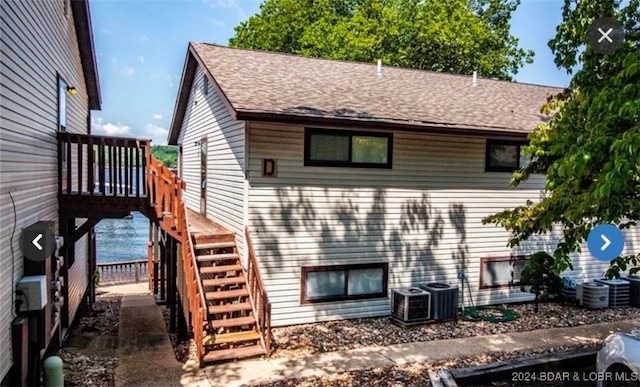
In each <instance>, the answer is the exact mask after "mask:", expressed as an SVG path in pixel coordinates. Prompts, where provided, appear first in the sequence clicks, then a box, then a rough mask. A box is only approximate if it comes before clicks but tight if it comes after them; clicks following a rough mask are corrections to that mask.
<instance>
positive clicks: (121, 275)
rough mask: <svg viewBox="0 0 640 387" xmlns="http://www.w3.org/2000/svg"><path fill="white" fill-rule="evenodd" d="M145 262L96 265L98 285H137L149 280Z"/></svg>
mask: <svg viewBox="0 0 640 387" xmlns="http://www.w3.org/2000/svg"><path fill="white" fill-rule="evenodd" d="M146 263H147V260H146V259H140V260H134V261H119V262H101V263H98V264H97V265H96V268H97V270H98V275H99V278H98V285H107V284H116V283H118V284H121V283H138V282H140V281H144V280H146V279H147V278H149V271H148V269H147V265H146Z"/></svg>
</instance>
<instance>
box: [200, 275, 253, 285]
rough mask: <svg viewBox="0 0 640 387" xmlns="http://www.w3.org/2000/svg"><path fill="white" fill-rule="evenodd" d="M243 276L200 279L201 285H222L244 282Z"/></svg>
mask: <svg viewBox="0 0 640 387" xmlns="http://www.w3.org/2000/svg"><path fill="white" fill-rule="evenodd" d="M244 283H245V279H244V277H225V278H215V279H205V280H202V286H224V285H237V284H244Z"/></svg>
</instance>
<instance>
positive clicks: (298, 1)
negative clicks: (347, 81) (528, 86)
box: [229, 0, 533, 79]
mask: <svg viewBox="0 0 640 387" xmlns="http://www.w3.org/2000/svg"><path fill="white" fill-rule="evenodd" d="M519 3H520V0H430V1H421V0H266V1H265V2H264V3H263V4H262V5H261V6H260V12H259V13H258V14H257V15H254V16H252V17H250V18H249V19H248V20H246V21H244V22H242V23H241V24H240V25H239V26H237V27H236V28H235V36H234V37H233V38H231V39H230V41H229V44H230V45H231V46H234V47H244V48H254V49H262V50H269V51H280V52H286V53H293V54H300V55H305V56H312V57H322V58H332V59H343V60H354V61H361V62H372V61H375V60H377V59H381V60H382V61H383V62H384V63H385V64H389V65H393V66H401V67H409V68H417V69H424V70H434V71H446V72H452V73H461V74H462V73H465V74H470V73H472V72H473V71H478V73H479V74H480V75H482V76H484V77H488V78H498V79H511V76H512V75H513V74H515V73H517V71H518V70H519V69H520V68H521V67H522V66H523V64H524V63H525V62H526V63H530V62H531V61H532V57H533V52H532V51H525V50H524V49H521V48H519V47H518V39H517V38H515V37H513V36H512V35H510V33H509V27H510V19H511V13H512V12H513V11H514V10H515V9H516V7H517V6H518V5H519Z"/></svg>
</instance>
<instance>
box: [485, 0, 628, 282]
mask: <svg viewBox="0 0 640 387" xmlns="http://www.w3.org/2000/svg"><path fill="white" fill-rule="evenodd" d="M626 3H627V5H626V6H623V5H621V3H620V1H617V0H582V1H579V2H577V4H576V2H575V1H573V0H565V4H564V7H563V22H562V23H561V24H560V25H559V26H558V28H557V35H556V36H555V38H554V39H553V40H551V41H550V42H549V46H550V47H551V50H552V51H553V53H554V54H555V62H556V64H557V65H558V66H559V67H561V68H565V69H566V70H567V71H568V72H569V73H570V74H572V73H573V71H574V69H575V68H576V67H577V65H579V66H580V69H579V70H578V71H577V72H575V74H574V76H573V78H572V80H571V83H570V86H569V88H568V89H567V90H565V91H564V92H563V93H560V94H559V95H557V96H555V97H554V98H551V99H550V100H549V102H548V103H547V104H546V105H545V106H544V107H543V109H542V110H543V112H545V113H547V114H550V115H551V119H550V120H549V121H548V123H546V124H543V125H540V126H538V127H537V128H536V129H535V130H534V131H533V133H531V134H530V136H529V139H530V145H529V146H528V147H527V148H526V149H525V152H527V153H529V154H530V155H532V156H533V162H532V163H531V164H530V165H529V166H528V167H527V168H525V169H524V170H520V171H518V172H516V173H515V174H514V176H513V179H512V184H513V185H514V186H517V185H518V184H520V183H521V182H523V181H525V180H527V178H528V177H529V176H530V175H531V174H534V173H544V174H546V177H547V182H546V194H545V197H544V198H543V199H542V200H541V201H539V202H537V203H534V202H527V203H526V205H523V206H519V207H516V208H514V209H512V210H507V211H503V212H501V213H498V214H495V215H493V216H490V217H488V218H486V219H484V222H485V223H495V224H498V225H501V226H503V227H505V228H506V229H507V230H509V231H511V232H512V238H511V240H510V242H509V243H510V245H511V246H515V245H518V244H520V243H521V242H522V241H525V240H527V239H528V238H529V237H531V236H532V235H536V234H541V233H547V232H549V231H551V230H552V229H553V228H554V226H561V227H562V229H563V239H562V241H561V242H560V243H559V244H558V245H557V246H556V249H555V251H554V253H553V257H554V270H555V272H556V273H558V274H559V273H560V272H562V271H564V270H566V269H568V268H572V265H571V258H570V254H571V253H573V252H580V251H581V249H580V243H582V242H584V241H585V240H586V238H587V236H588V234H589V232H590V231H591V229H593V227H595V226H596V225H598V224H601V223H613V224H616V225H619V227H620V228H622V229H624V228H629V227H632V226H635V225H636V223H637V221H638V220H639V219H640V25H639V22H638V21H639V20H640V0H630V1H627V2H626ZM602 16H609V17H614V18H616V19H617V20H618V21H619V22H620V23H621V24H622V25H623V26H624V28H625V30H626V40H625V43H624V45H623V46H622V48H620V49H618V50H617V51H615V52H614V53H612V54H607V55H602V54H598V53H596V52H595V51H594V50H593V48H592V46H591V45H590V44H586V46H585V43H587V39H586V36H587V29H588V27H589V25H590V24H591V23H592V22H593V21H594V20H595V19H596V18H598V17H602ZM639 264H640V255H635V256H634V255H627V256H622V257H618V258H616V259H615V260H613V261H612V262H611V265H610V267H609V269H608V270H607V273H606V276H607V277H618V276H619V274H620V272H621V271H624V270H627V269H630V272H631V273H632V274H633V273H636V272H638V270H639V267H638V266H639Z"/></svg>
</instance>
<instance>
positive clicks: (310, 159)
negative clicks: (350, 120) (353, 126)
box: [304, 128, 393, 169]
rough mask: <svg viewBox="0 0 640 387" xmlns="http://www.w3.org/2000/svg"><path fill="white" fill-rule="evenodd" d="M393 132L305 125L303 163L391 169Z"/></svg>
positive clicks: (323, 165)
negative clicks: (359, 130)
mask: <svg viewBox="0 0 640 387" xmlns="http://www.w3.org/2000/svg"><path fill="white" fill-rule="evenodd" d="M392 151H393V134H391V133H375V132H357V131H345V130H325V129H315V128H307V129H306V130H305V139H304V165H306V166H322V167H352V168H387V169H391V159H392Z"/></svg>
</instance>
